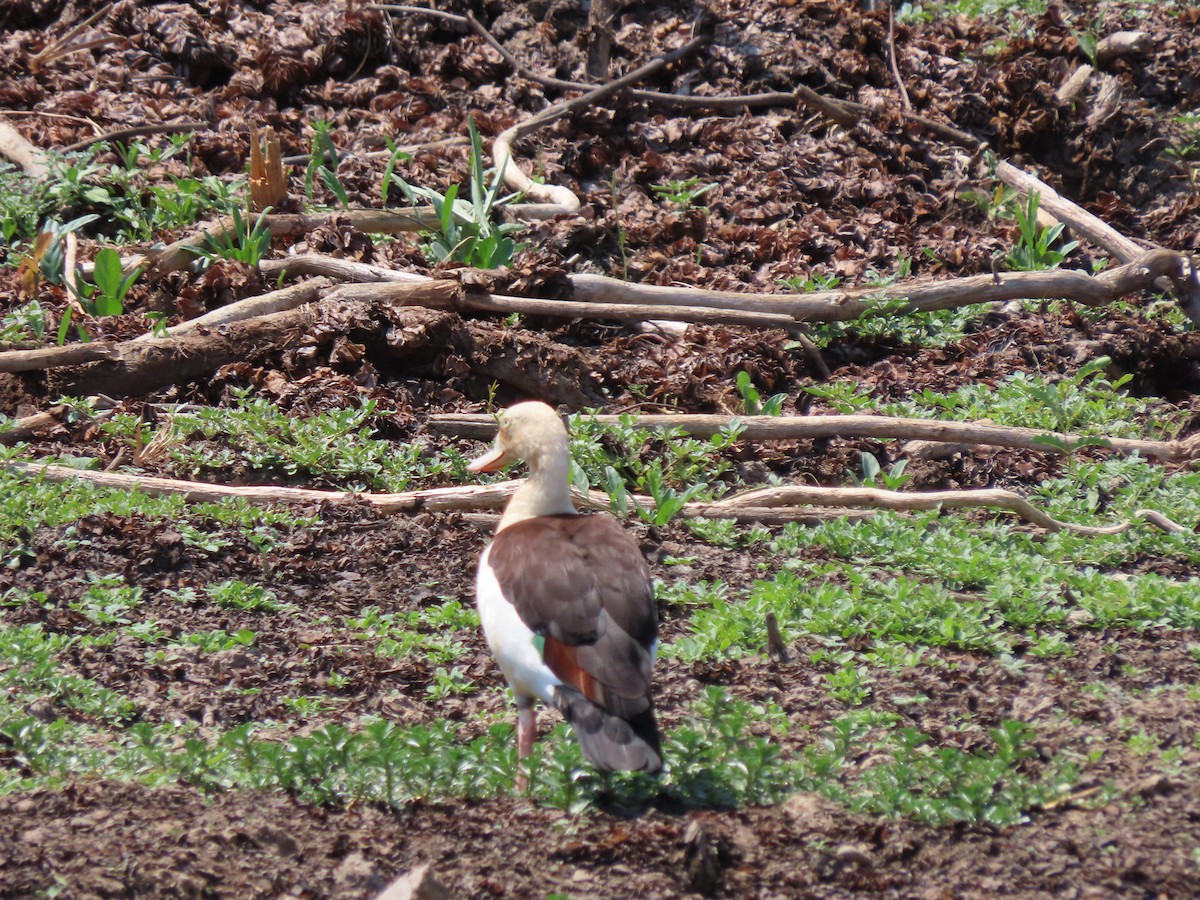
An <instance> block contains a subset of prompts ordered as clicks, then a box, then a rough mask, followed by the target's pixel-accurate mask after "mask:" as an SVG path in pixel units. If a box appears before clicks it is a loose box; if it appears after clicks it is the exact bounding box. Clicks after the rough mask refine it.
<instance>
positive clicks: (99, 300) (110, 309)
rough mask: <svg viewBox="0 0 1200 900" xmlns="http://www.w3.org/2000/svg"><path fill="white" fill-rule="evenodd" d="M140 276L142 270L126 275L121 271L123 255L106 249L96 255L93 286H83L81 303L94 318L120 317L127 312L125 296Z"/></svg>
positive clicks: (135, 270) (109, 248)
mask: <svg viewBox="0 0 1200 900" xmlns="http://www.w3.org/2000/svg"><path fill="white" fill-rule="evenodd" d="M140 274H141V269H134V270H133V271H132V272H130V273H129V274H128V275H126V274H125V273H124V272H123V271H122V269H121V255H120V254H119V253H117V251H116V250H114V249H112V248H111V247H105V248H104V249H102V250H100V251H99V252H97V253H96V262H95V267H94V270H93V274H92V281H93V284H91V285H87V284H84V285H83V286H82V288H83V296H82V297H80V298H79V301H80V303H81V304H82V305H83V308H84V309H86V310H87V311H88V312H89V313H91V314H92V315H93V316H119V315H121V313H123V312H124V311H125V295H126V294H128V293H129V288H130V287H132V286H133V283H134V282H135V281H137V278H138V275H140Z"/></svg>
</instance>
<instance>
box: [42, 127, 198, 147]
mask: <svg viewBox="0 0 1200 900" xmlns="http://www.w3.org/2000/svg"><path fill="white" fill-rule="evenodd" d="M211 127H212V126H210V125H209V123H208V122H163V123H162V124H159V125H135V126H133V127H131V128H119V129H117V130H116V131H107V132H105V133H104V134H98V135H96V136H95V137H93V138H87V139H85V140H82V141H76V142H75V143H73V144H68V145H67V146H65V147H63V148H62V151H61V152H63V153H71V152H73V151H75V150H86V149H87V148H88V147H90V146H92V145H93V144H99V143H100V142H101V141H124V140H127V139H128V138H133V137H142V136H144V135H151V134H182V133H183V132H185V131H204V130H206V129H208V128H211Z"/></svg>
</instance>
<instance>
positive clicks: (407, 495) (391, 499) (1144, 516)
mask: <svg viewBox="0 0 1200 900" xmlns="http://www.w3.org/2000/svg"><path fill="white" fill-rule="evenodd" d="M3 465H4V467H5V468H6V469H8V470H9V471H11V472H16V473H17V474H20V475H24V476H27V477H31V478H44V479H46V480H47V481H54V482H69V481H75V480H80V481H90V482H92V483H94V484H100V485H104V486H106V487H112V488H118V489H121V490H139V491H144V492H146V493H148V494H153V495H167V494H177V495H182V496H183V497H185V498H186V499H187V500H189V501H191V502H214V501H220V500H225V499H230V498H241V499H243V500H247V501H249V502H251V503H345V502H351V501H358V502H365V503H369V504H370V505H372V506H374V507H377V508H378V509H381V510H383V511H385V512H417V511H422V510H425V511H434V512H447V511H451V510H479V509H496V508H498V507H500V506H502V505H503V504H504V502H505V501H506V500H507V499H508V498H509V497H510V496H511V495H512V492H513V491H514V490H515V489H516V487H517V486H518V485H519V484H520V482H519V481H506V482H501V483H498V484H486V485H467V486H462V487H449V488H430V489H427V490H421V491H405V492H403V493H397V494H352V493H347V492H344V491H324V490H312V489H307V488H286V487H274V486H261V487H260V486H249V485H215V484H204V483H201V482H196V481H180V480H176V479H171V478H157V477H152V476H143V475H124V474H120V473H115V472H96V471H91V470H80V469H73V468H68V467H66V466H55V465H42V464H39V463H30V462H16V461H14V462H7V463H4V464H3ZM607 499H608V498H607V497H606V496H605V495H604V494H602V493H599V492H596V491H593V492H592V493H591V496H590V498H589V500H590V503H591V504H592V505H600V506H603V505H604V504H606V502H607ZM630 500H631V501H632V502H633V503H634V504H635V505H637V506H640V507H642V508H643V509H653V508H654V501H653V499H652V498H650V497H644V496H635V497H631V498H630ZM809 505H822V506H827V507H834V508H841V507H849V508H863V509H892V510H901V511H915V510H929V509H938V508H942V509H978V508H995V509H1003V510H1007V511H1009V512H1012V513H1015V514H1016V515H1018V516H1020V517H1021V518H1023V519H1025V520H1026V521H1028V522H1030V523H1032V524H1034V525H1036V526H1038V527H1040V528H1045V529H1046V530H1048V531H1071V532H1074V533H1076V534H1086V535H1097V536H1098V535H1108V534H1120V533H1122V532H1124V531H1128V530H1129V529H1130V528H1132V527H1133V526H1134V524H1135V522H1121V523H1118V524H1116V525H1108V526H1092V525H1078V524H1075V523H1072V522H1061V521H1059V520H1057V519H1055V518H1053V517H1052V516H1050V515H1047V514H1046V513H1045V512H1043V511H1042V510H1040V509H1038V508H1037V507H1035V506H1034V505H1033V504H1031V503H1030V502H1029V501H1028V500H1026V499H1025V498H1024V497H1022V496H1020V495H1019V494H1015V493H1013V492H1012V491H1005V490H974V491H933V492H928V493H900V492H898V491H885V490H880V489H877V488H840V487H838V488H824V487H802V486H798V485H792V486H781V487H770V488H763V489H761V490H756V491H749V492H747V493H745V494H740V495H738V496H736V497H731V498H728V499H725V500H721V501H718V502H716V503H689V504H687V505H686V506H685V507H684V509H683V510H682V511H681V513H680V514H681V515H683V516H684V517H686V518H706V519H735V518H736V519H740V520H743V521H749V520H751V519H748V518H747V517H748V516H750V517H752V518H753V520H755V521H772V522H790V521H796V519H797V518H798V517H805V516H810V515H812V512H811V511H810V510H808V509H806V508H805V507H807V506H809ZM1135 516H1136V517H1137V519H1138V520H1139V521H1145V522H1148V523H1149V524H1151V525H1154V526H1155V527H1160V528H1166V529H1167V530H1169V531H1180V532H1181V531H1184V530H1185V529H1184V528H1183V526H1181V525H1178V524H1176V523H1175V522H1172V521H1170V520H1169V519H1167V518H1166V517H1165V516H1163V515H1162V514H1160V513H1149V512H1148V511H1146V510H1139V511H1138V512H1137V513H1135Z"/></svg>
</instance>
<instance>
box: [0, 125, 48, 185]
mask: <svg viewBox="0 0 1200 900" xmlns="http://www.w3.org/2000/svg"><path fill="white" fill-rule="evenodd" d="M0 156H3V157H4V158H5V159H8V160H11V161H12V162H14V163H15V164H17V165H18V166H20V167H21V168H22V169H24V170H25V171H26V172H27V173H28V174H29V175H32V176H33V177H34V178H45V177H46V176H47V175H48V174H49V172H50V164H49V162H48V156H47V154H46V151H44V150H42V149H41V148H40V147H37V146H35V145H34V144H32V143H30V142H29V141H27V140H25V138H24V136H23V135H22V134H21V132H19V131H17V129H15V128H13V127H12V126H11V125H9V124H8V123H7V122H0Z"/></svg>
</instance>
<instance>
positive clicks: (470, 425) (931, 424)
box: [426, 413, 1200, 462]
mask: <svg viewBox="0 0 1200 900" xmlns="http://www.w3.org/2000/svg"><path fill="white" fill-rule="evenodd" d="M587 418H588V419H590V420H594V421H596V422H598V423H600V424H601V425H616V424H619V423H620V421H621V419H622V418H624V417H623V416H611V415H596V416H588V417H587ZM426 424H427V425H428V426H429V428H431V429H432V430H433V431H436V432H438V433H440V434H449V435H455V436H457V437H467V438H475V439H477V440H481V441H483V440H491V439H492V438H493V437H494V436H495V434H496V421H495V419H493V418H492V417H491V416H484V415H474V414H469V413H442V414H436V415H432V416H430V417H429V419H428V420H427V422H426ZM634 424H635V425H636V426H637V427H639V428H682V429H683V431H684V432H686V433H687V434H688V435H691V436H692V437H698V438H710V437H712V436H714V435H716V434H718V433H720V431H721V430H722V429H730V428H733V427H734V426H735V425H737V426H740V427H741V428H743V429H744V430H743V431H742V432H741V437H742V439H743V440H747V441H794V440H818V439H830V438H872V439H875V440H885V441H890V440H924V441H937V442H941V443H951V444H965V445H970V446H975V445H980V446H991V447H1009V448H1012V449H1017V450H1038V451H1041V452H1044V453H1069V452H1072V451H1073V450H1076V449H1079V448H1081V447H1082V448H1087V449H1098V450H1107V451H1110V452H1115V453H1138V454H1141V455H1142V456H1146V457H1149V458H1153V459H1158V460H1163V461H1168V462H1176V461H1180V460H1187V459H1195V458H1197V457H1200V435H1193V436H1192V437H1189V438H1185V439H1183V440H1176V441H1154V440H1143V439H1139V438H1120V437H1104V438H1097V437H1088V436H1085V435H1079V434H1071V433H1067V432H1055V431H1039V430H1038V429H1035V428H1010V427H1005V426H1003V425H988V424H984V423H978V422H944V421H937V420H933V419H909V418H898V417H893V416H842V415H830V416H721V415H673V414H671V415H642V416H637V417H636V418H635V419H634Z"/></svg>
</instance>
